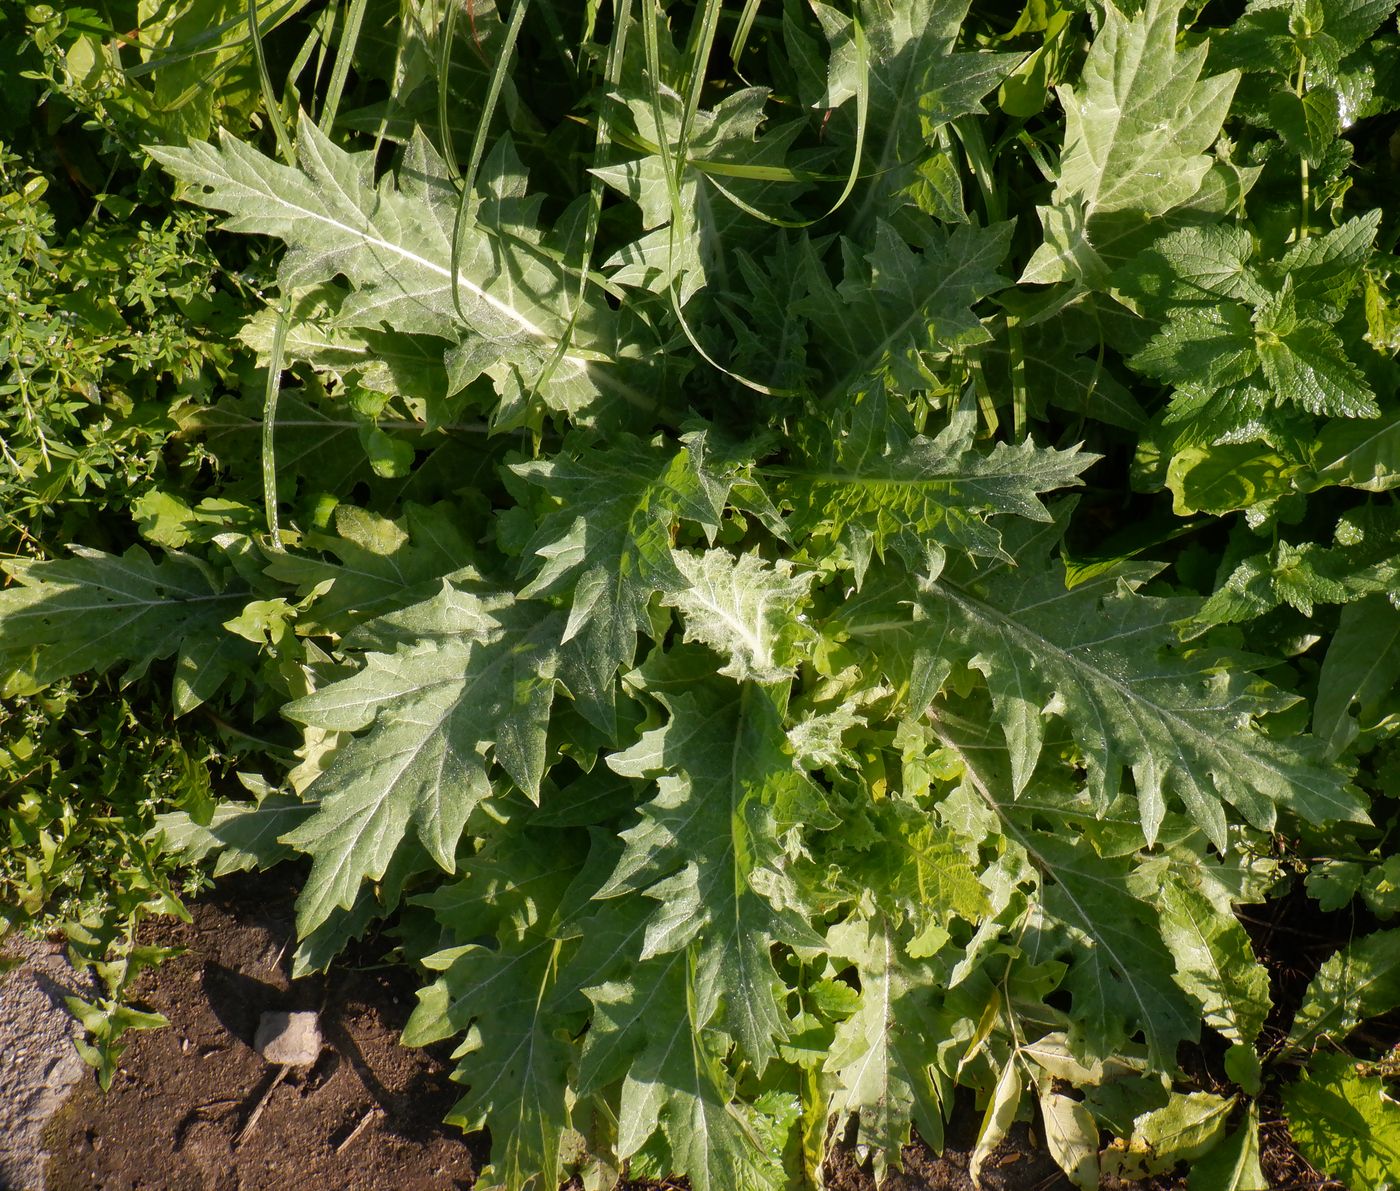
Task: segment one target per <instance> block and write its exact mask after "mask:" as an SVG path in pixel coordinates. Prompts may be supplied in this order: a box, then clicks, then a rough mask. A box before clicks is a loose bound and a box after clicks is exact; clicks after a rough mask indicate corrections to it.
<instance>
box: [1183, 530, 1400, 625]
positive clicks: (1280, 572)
mask: <svg viewBox="0 0 1400 1191" xmlns="http://www.w3.org/2000/svg"><path fill="white" fill-rule="evenodd" d="M1391 532H1392V533H1393V532H1394V531H1393V530H1392V531H1391ZM1361 545H1362V544H1361V543H1354V544H1351V545H1343V546H1334V547H1330V548H1329V547H1327V546H1325V545H1323V544H1322V543H1321V542H1300V543H1298V544H1297V545H1294V544H1292V543H1290V542H1284V541H1280V542H1279V543H1277V544H1276V545H1275V546H1274V548H1273V549H1272V550H1269V551H1267V552H1265V553H1263V554H1254V555H1251V556H1250V557H1248V558H1246V559H1243V560H1242V561H1241V562H1239V563H1238V564H1237V565H1236V566H1235V569H1234V570H1233V571H1231V572H1230V575H1229V577H1228V578H1227V579H1226V580H1225V582H1224V583H1222V584H1221V585H1220V586H1219V587H1218V588H1217V589H1216V591H1215V593H1214V594H1213V595H1212V596H1211V597H1210V599H1208V600H1207V601H1206V602H1205V604H1204V605H1203V606H1202V608H1201V610H1200V612H1199V613H1198V619H1199V620H1200V622H1201V623H1202V624H1236V623H1239V622H1241V621H1246V620H1253V619H1254V618H1255V617H1257V616H1262V615H1264V614H1265V613H1266V612H1271V611H1273V610H1274V609H1275V608H1277V607H1279V606H1280V605H1282V604H1287V605H1289V606H1290V607H1292V608H1296V609H1297V610H1298V611H1299V612H1301V613H1303V615H1304V616H1311V615H1312V614H1313V609H1314V606H1315V605H1317V604H1350V603H1352V602H1354V601H1356V600H1360V599H1363V598H1365V597H1366V596H1368V595H1381V594H1384V593H1386V592H1390V591H1393V590H1395V587H1396V584H1397V583H1400V554H1397V553H1392V554H1391V556H1390V557H1385V554H1386V553H1387V552H1393V551H1395V550H1396V546H1397V543H1396V541H1395V540H1393V539H1392V540H1391V541H1389V542H1384V541H1382V542H1375V541H1372V542H1367V543H1365V547H1369V548H1358V547H1360V546H1361ZM1377 554H1380V555H1382V556H1381V557H1379V558H1378V557H1376V555H1377ZM1368 555H1369V556H1370V557H1368Z"/></svg>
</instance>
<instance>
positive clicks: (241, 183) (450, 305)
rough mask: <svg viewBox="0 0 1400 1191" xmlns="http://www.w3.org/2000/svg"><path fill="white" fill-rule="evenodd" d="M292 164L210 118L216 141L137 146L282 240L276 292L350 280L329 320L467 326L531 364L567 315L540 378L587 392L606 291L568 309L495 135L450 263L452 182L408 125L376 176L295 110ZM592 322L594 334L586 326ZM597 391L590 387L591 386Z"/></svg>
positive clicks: (491, 346)
mask: <svg viewBox="0 0 1400 1191" xmlns="http://www.w3.org/2000/svg"><path fill="white" fill-rule="evenodd" d="M297 145H298V149H297V165H296V166H295V167H293V166H287V165H282V164H280V163H278V162H275V161H273V160H271V159H270V158H267V157H264V156H263V155H262V154H260V153H258V152H257V151H256V150H255V149H252V148H251V147H249V146H248V145H245V144H244V143H243V142H242V141H239V140H237V139H236V138H234V137H232V136H230V135H228V134H227V133H226V132H222V131H221V137H220V144H219V146H218V147H217V148H216V147H215V146H213V145H210V144H195V145H191V146H189V147H188V148H176V147H174V146H164V147H159V146H156V147H152V148H150V150H149V152H150V153H151V155H152V156H153V157H155V158H156V160H157V161H159V162H160V163H161V164H162V165H164V166H165V167H166V169H168V170H169V171H170V172H171V173H172V174H174V175H175V176H176V177H177V178H179V179H181V180H182V181H183V182H185V183H187V184H188V185H189V195H190V197H191V198H192V199H194V200H195V201H196V202H199V203H200V204H202V205H204V206H207V207H212V208H214V209H216V210H220V211H225V212H227V214H228V218H227V219H226V220H225V221H224V226H225V227H226V228H228V229H229V230H230V231H237V232H245V233H255V234H260V235H269V236H275V237H277V238H279V239H281V240H283V241H285V242H286V244H287V246H288V252H287V254H286V256H285V257H284V258H283V261H282V265H281V268H280V270H279V274H278V278H279V282H280V283H281V285H282V286H283V287H284V289H286V290H288V291H289V292H292V291H296V290H298V289H301V288H305V287H306V286H308V285H313V284H317V283H320V282H325V281H329V280H331V279H332V278H333V277H335V276H336V275H341V276H344V277H345V278H346V279H348V280H349V282H350V284H351V286H352V288H353V291H354V292H353V293H352V294H351V295H349V296H348V297H347V298H346V299H345V300H344V302H343V303H342V304H341V306H340V309H339V312H338V314H337V320H338V321H339V322H341V323H343V324H345V325H348V326H353V327H364V328H369V329H375V328H378V327H379V326H380V325H381V324H387V325H389V326H390V327H392V328H393V329H395V330H398V331H406V332H413V333H418V334H428V335H435V336H438V337H440V338H444V339H448V340H452V341H454V342H455V341H456V340H457V339H458V338H459V336H461V335H465V334H468V333H470V334H471V335H472V336H474V337H475V338H474V344H475V345H476V346H475V347H474V349H473V350H474V351H481V352H483V354H482V356H481V359H482V365H481V367H479V368H478V369H477V371H478V372H479V371H483V370H485V368H488V367H496V366H500V367H506V366H507V365H509V364H510V363H512V362H518V363H520V364H521V365H522V366H523V367H525V368H527V369H528V370H529V371H530V373H531V376H532V377H533V376H535V375H536V374H538V373H539V372H540V371H541V368H540V365H541V364H542V362H543V359H545V358H548V356H549V354H550V353H551V352H552V351H553V350H554V348H555V347H556V345H557V344H558V343H559V342H560V340H561V339H562V338H563V336H564V335H565V333H566V328H571V330H570V334H571V341H572V342H573V343H575V344H578V345H579V346H578V347H577V348H576V349H575V351H574V352H572V353H566V354H565V355H564V356H563V358H562V360H561V361H560V363H559V365H558V368H557V369H556V373H555V375H554V377H553V378H552V379H550V381H549V383H548V384H547V385H546V386H545V393H546V396H548V395H549V394H550V393H551V392H556V393H557V394H558V397H557V401H558V403H559V404H560V405H561V406H562V407H564V408H569V409H578V408H580V407H581V406H582V405H584V404H586V397H580V396H579V395H578V393H577V391H576V389H577V387H579V386H582V388H583V390H584V393H585V394H586V393H587V391H588V390H590V389H592V388H593V385H594V384H595V383H596V382H597V379H598V378H597V377H595V376H594V375H593V374H594V373H595V372H597V371H598V369H599V365H598V364H597V363H595V362H594V361H596V360H600V359H605V358H606V352H605V351H601V350H598V349H597V348H594V347H591V346H590V344H602V343H605V342H606V340H607V338H608V331H607V330H606V326H607V324H609V323H610V322H611V319H610V316H609V313H608V312H607V308H606V305H605V304H604V303H601V302H594V303H591V304H590V307H589V309H588V310H587V312H586V313H585V315H584V317H583V318H581V319H579V320H577V321H571V318H570V312H569V311H568V310H567V309H566V307H565V303H564V296H565V295H566V294H568V293H570V292H573V290H574V289H575V288H576V287H572V286H570V285H569V284H568V281H567V278H566V276H565V275H563V274H562V273H561V270H560V269H559V267H558V265H557V264H556V263H555V262H554V261H553V260H551V259H550V258H549V256H548V255H547V254H546V253H545V252H544V251H542V249H541V248H540V246H539V238H540V237H539V235H538V231H537V230H536V229H537V221H538V200H537V199H527V198H526V197H525V191H524V180H523V177H522V176H521V172H520V168H519V165H518V163H517V162H516V161H515V160H514V156H513V154H511V153H510V152H509V150H508V147H507V146H504V145H503V146H502V148H501V150H499V151H498V152H497V154H495V155H494V156H493V158H492V161H491V162H490V163H489V165H490V167H491V168H490V169H489V170H488V171H486V172H485V177H484V179H483V181H484V185H483V188H482V190H481V191H480V192H479V193H478V194H476V195H474V196H472V201H473V203H474V207H475V211H476V219H475V220H474V221H473V222H472V223H471V225H470V227H469V229H468V231H467V234H466V237H465V243H463V244H461V245H460V246H459V247H460V253H459V257H458V261H459V264H458V268H457V270H456V272H455V273H454V271H453V251H452V247H453V227H454V222H455V218H456V210H457V204H458V199H457V193H456V189H455V187H454V185H453V183H452V180H451V178H450V175H449V174H448V171H447V167H446V165H445V164H444V163H443V161H442V160H441V158H439V157H438V155H437V153H436V152H435V151H434V150H433V148H432V146H431V145H430V144H429V143H428V140H427V138H426V137H425V136H424V135H423V134H422V132H421V130H419V131H418V132H416V133H415V135H414V137H413V139H412V141H411V142H410V144H409V147H408V149H407V151H406V154H405V157H404V161H403V166H402V168H401V170H400V172H399V184H398V185H397V186H395V185H394V184H392V183H385V184H380V185H376V183H375V178H374V154H373V153H367V152H365V153H348V152H346V151H345V150H343V149H341V148H339V147H338V146H337V145H335V144H334V143H333V142H332V141H331V140H330V139H328V138H327V137H326V136H325V134H324V133H322V132H321V130H320V129H318V128H317V127H316V125H315V124H314V123H313V122H311V121H310V120H309V119H307V118H306V116H305V115H304V114H303V115H302V117H301V120H300V123H299V125H298V130H297ZM594 328H596V329H597V334H593V330H594ZM594 392H596V390H594Z"/></svg>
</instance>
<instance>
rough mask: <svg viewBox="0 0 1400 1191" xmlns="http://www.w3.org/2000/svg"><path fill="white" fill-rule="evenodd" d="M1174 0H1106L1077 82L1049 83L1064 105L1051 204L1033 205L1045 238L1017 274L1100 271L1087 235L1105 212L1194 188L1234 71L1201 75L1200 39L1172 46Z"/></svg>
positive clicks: (1203, 47) (1090, 277)
mask: <svg viewBox="0 0 1400 1191" xmlns="http://www.w3.org/2000/svg"><path fill="white" fill-rule="evenodd" d="M1181 9H1182V0H1147V3H1146V4H1144V5H1142V6H1141V8H1140V10H1139V11H1138V12H1137V13H1136V14H1135V15H1133V16H1131V17H1129V16H1125V15H1124V14H1123V12H1122V11H1120V10H1119V9H1118V8H1117V7H1115V6H1114V5H1113V4H1111V3H1110V4H1107V5H1105V11H1104V19H1103V23H1102V25H1101V27H1100V29H1099V32H1098V36H1097V37H1096V38H1095V39H1094V44H1093V45H1092V46H1091V47H1090V49H1089V55H1088V58H1087V59H1086V60H1085V63H1084V69H1083V81H1082V82H1081V83H1080V84H1079V85H1078V86H1074V85H1070V84H1064V85H1062V86H1060V87H1059V88H1057V92H1058V94H1059V96H1060V102H1061V104H1062V106H1063V107H1064V111H1065V134H1064V138H1065V139H1064V149H1063V151H1062V153H1061V155H1060V169H1059V177H1058V179H1057V180H1056V186H1055V191H1054V194H1053V195H1052V196H1051V201H1052V205H1051V206H1049V207H1041V208H1038V212H1039V214H1040V218H1041V223H1042V225H1043V226H1044V228H1045V232H1046V243H1045V244H1043V245H1042V246H1041V248H1040V249H1039V250H1037V252H1036V253H1035V254H1034V255H1033V256H1032V258H1031V260H1030V262H1029V264H1028V265H1027V266H1026V270H1025V272H1024V273H1023V275H1022V280H1023V281H1037V282H1050V281H1058V280H1061V279H1063V278H1066V277H1079V278H1082V279H1084V280H1085V281H1087V282H1089V284H1091V285H1100V284H1102V283H1103V282H1104V281H1105V280H1106V267H1105V265H1104V263H1103V260H1102V258H1101V257H1100V255H1099V252H1098V251H1097V250H1096V249H1095V247H1094V243H1095V241H1096V240H1098V239H1105V240H1107V239H1112V238H1113V237H1114V236H1115V235H1116V234H1121V233H1118V232H1115V231H1114V230H1113V229H1112V228H1111V224H1112V220H1111V219H1107V218H1106V217H1110V216H1113V215H1114V214H1116V213H1119V212H1123V213H1128V212H1131V213H1132V214H1133V215H1134V216H1135V217H1139V218H1140V217H1141V216H1148V217H1151V216H1161V215H1164V214H1166V213H1167V212H1168V211H1170V210H1172V209H1173V208H1175V207H1179V206H1181V205H1183V204H1185V203H1188V202H1189V201H1191V200H1192V199H1193V198H1194V197H1195V196H1196V194H1197V192H1198V191H1200V190H1201V189H1202V186H1203V183H1204V182H1205V179H1206V177H1207V174H1208V171H1210V169H1211V168H1212V164H1213V163H1212V158H1211V157H1210V155H1209V154H1208V153H1207V152H1206V150H1207V149H1209V148H1210V146H1211V144H1212V142H1214V140H1215V139H1216V136H1217V135H1218V134H1219V132H1220V128H1221V124H1222V123H1223V121H1224V119H1225V115H1226V113H1227V111H1228V110H1229V107H1230V100H1231V98H1232V96H1233V95H1234V91H1235V85H1236V83H1237V82H1238V81H1239V74H1238V73H1237V72H1235V71H1229V72H1226V73H1224V74H1217V75H1212V76H1210V77H1208V78H1205V79H1202V78H1201V69H1202V67H1203V66H1204V65H1205V60H1206V56H1207V52H1208V50H1209V45H1208V44H1207V43H1206V42H1204V41H1202V42H1200V43H1198V44H1196V45H1194V46H1191V47H1190V48H1189V49H1187V50H1186V51H1185V52H1184V53H1179V52H1178V50H1177V23H1178V20H1179V18H1180V14H1181Z"/></svg>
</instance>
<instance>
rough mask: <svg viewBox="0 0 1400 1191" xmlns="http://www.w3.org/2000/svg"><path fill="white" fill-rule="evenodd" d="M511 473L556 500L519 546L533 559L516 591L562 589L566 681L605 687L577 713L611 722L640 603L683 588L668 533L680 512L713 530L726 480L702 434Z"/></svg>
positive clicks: (618, 441)
mask: <svg viewBox="0 0 1400 1191" xmlns="http://www.w3.org/2000/svg"><path fill="white" fill-rule="evenodd" d="M512 470H513V471H514V472H515V473H516V474H517V475H519V476H522V477H523V478H524V479H526V480H528V481H529V482H530V483H531V484H534V485H537V486H538V487H540V488H542V489H543V490H544V491H545V492H546V493H547V494H548V496H549V497H550V498H551V499H552V500H553V501H555V502H557V507H556V508H555V509H553V510H552V511H550V512H549V513H547V514H546V515H545V517H544V518H543V520H542V521H541V522H540V526H539V529H538V531H537V532H536V533H535V535H534V537H533V538H532V539H531V541H530V543H529V545H528V547H527V550H528V551H529V553H530V554H532V555H534V556H536V557H537V558H539V559H540V560H542V561H541V562H539V563H536V564H535V570H536V574H535V577H534V578H533V579H532V580H531V581H530V583H529V584H528V585H527V586H526V587H525V588H523V589H522V591H521V595H522V596H526V597H534V596H549V595H555V594H565V593H567V594H569V599H570V604H569V615H568V619H567V621H566V623H565V625H564V631H563V636H562V640H563V641H565V642H569V641H573V640H575V639H577V640H578V641H579V644H580V646H581V649H582V659H581V661H580V663H579V665H580V667H581V668H582V671H583V673H582V674H581V675H580V676H579V677H580V679H581V682H575V681H573V679H572V678H571V677H570V676H569V675H565V676H564V678H565V683H566V685H569V686H570V690H571V691H572V692H573V694H574V696H575V697H576V698H579V697H580V696H581V695H582V694H583V692H584V691H585V690H592V691H597V692H605V694H600V695H599V696H598V698H597V699H596V700H595V701H594V703H593V704H592V705H589V704H585V711H586V712H587V713H590V714H591V716H592V717H594V718H595V719H597V720H598V721H599V722H600V724H601V725H602V726H605V727H607V726H610V724H609V721H610V720H611V709H612V687H613V678H614V675H615V674H616V672H617V669H618V667H619V666H630V665H631V664H632V658H633V656H634V654H635V652H636V648H637V633H638V631H646V630H647V628H648V621H647V613H646V608H647V602H648V601H649V600H650V599H651V597H652V595H653V594H655V593H656V592H658V591H665V592H677V591H680V590H682V589H684V588H685V587H686V586H687V580H686V578H685V576H684V575H683V574H682V573H681V571H680V569H679V568H678V567H677V565H676V557H675V555H674V554H673V553H672V550H671V540H672V534H673V533H674V532H675V530H676V527H677V525H678V524H679V522H680V521H681V519H682V518H684V519H685V520H687V521H692V522H694V523H695V524H696V525H698V526H700V527H701V528H702V529H704V530H705V531H706V532H707V533H710V534H713V533H715V532H716V531H717V530H718V528H719V516H720V513H721V511H722V510H723V508H724V502H725V498H726V496H727V494H728V491H729V484H730V481H729V480H728V479H727V478H726V477H724V476H722V475H721V474H720V473H719V472H717V471H716V470H713V469H711V468H710V467H709V466H708V465H707V461H706V442H705V436H704V435H703V434H702V433H700V434H693V435H689V436H687V437H686V439H685V440H684V443H683V445H675V444H671V443H666V442H664V441H661V440H658V441H656V442H653V443H643V442H640V441H638V440H635V439H626V438H623V437H621V436H618V437H615V438H613V439H612V440H611V441H610V442H609V444H608V445H607V447H606V448H604V447H601V446H599V447H593V448H590V449H576V450H574V451H573V452H570V453H566V454H561V455H557V456H555V457H554V458H552V459H547V460H534V461H531V462H528V463H519V464H516V465H515V466H514V467H513V468H512ZM575 686H580V687H581V689H577V690H576V689H574V688H575Z"/></svg>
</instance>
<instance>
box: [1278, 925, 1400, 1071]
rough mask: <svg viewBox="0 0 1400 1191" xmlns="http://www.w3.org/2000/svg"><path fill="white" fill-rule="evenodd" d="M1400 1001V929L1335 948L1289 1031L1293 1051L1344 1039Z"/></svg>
mask: <svg viewBox="0 0 1400 1191" xmlns="http://www.w3.org/2000/svg"><path fill="white" fill-rule="evenodd" d="M1397 1005H1400V930H1386V931H1375V932H1374V933H1372V934H1369V935H1365V936H1363V937H1362V938H1360V939H1357V940H1356V941H1355V942H1354V943H1348V944H1347V945H1346V946H1345V947H1343V948H1342V949H1341V950H1340V951H1338V952H1336V953H1335V954H1334V955H1333V956H1332V957H1331V958H1330V959H1328V960H1327V962H1326V963H1324V964H1323V965H1322V968H1321V969H1320V970H1319V971H1318V973H1317V975H1316V976H1314V977H1313V979H1312V983H1310V984H1309V985H1308V989H1307V992H1306V993H1304V994H1303V1003H1302V1004H1301V1005H1299V1006H1298V1012H1297V1014H1296V1015H1295V1016H1294V1018H1293V1028H1292V1029H1291V1030H1290V1031H1289V1032H1288V1041H1287V1044H1286V1045H1287V1048H1288V1049H1289V1050H1290V1051H1299V1050H1309V1049H1312V1048H1314V1047H1316V1046H1317V1045H1318V1044H1319V1043H1321V1042H1326V1041H1334V1042H1341V1041H1343V1040H1344V1039H1345V1038H1346V1036H1347V1035H1348V1034H1350V1033H1351V1031H1352V1030H1354V1029H1355V1028H1356V1027H1357V1026H1358V1025H1360V1024H1361V1023H1362V1022H1363V1021H1365V1020H1366V1019H1367V1018H1368V1017H1376V1016H1377V1015H1378V1014H1381V1013H1387V1012H1389V1011H1390V1010H1391V1009H1394V1008H1395V1007H1396V1006H1397Z"/></svg>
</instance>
